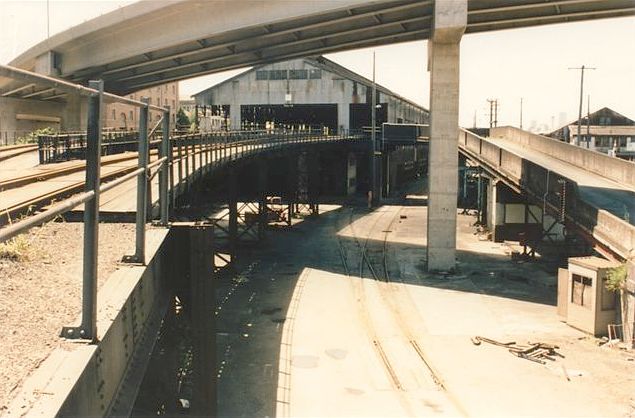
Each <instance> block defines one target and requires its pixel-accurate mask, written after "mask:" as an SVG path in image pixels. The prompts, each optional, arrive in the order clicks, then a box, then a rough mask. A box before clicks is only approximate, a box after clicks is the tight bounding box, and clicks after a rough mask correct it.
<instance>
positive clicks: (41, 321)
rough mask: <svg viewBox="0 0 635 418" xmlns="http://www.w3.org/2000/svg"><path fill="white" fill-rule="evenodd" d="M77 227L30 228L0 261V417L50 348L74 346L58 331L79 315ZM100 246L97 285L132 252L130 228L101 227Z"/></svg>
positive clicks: (79, 235)
mask: <svg viewBox="0 0 635 418" xmlns="http://www.w3.org/2000/svg"><path fill="white" fill-rule="evenodd" d="M82 227H83V225H82V224H81V223H63V222H52V223H49V224H47V225H45V226H43V227H41V228H34V229H32V230H31V231H29V233H28V234H24V235H21V236H19V237H18V238H17V239H18V242H19V244H17V245H18V246H19V247H20V248H12V249H11V250H10V251H7V254H6V255H5V257H4V258H0V335H2V343H0V415H2V411H3V409H5V408H6V407H7V405H8V403H9V401H10V399H11V394H12V393H15V392H14V389H16V388H17V387H19V386H20V384H21V383H22V382H23V381H24V380H25V379H26V378H27V377H28V376H29V375H30V374H31V373H32V372H33V371H34V370H35V369H36V368H37V367H38V365H39V364H40V363H42V361H44V360H45V359H46V357H47V356H48V355H49V354H50V353H51V352H52V351H53V349H54V348H56V347H59V348H62V349H64V348H69V347H72V346H73V344H76V343H73V342H67V341H65V340H63V339H61V338H59V333H60V331H61V330H62V326H65V325H73V324H74V323H75V322H76V321H77V319H78V318H79V315H80V313H81V292H82V243H83V241H82V235H83V234H82ZM99 243H100V247H99V248H100V250H99V251H100V252H99V278H98V279H99V280H98V284H99V285H100V286H101V285H102V284H103V283H104V282H105V280H106V279H107V278H108V276H109V275H110V274H111V273H112V272H113V271H114V270H116V268H117V263H118V262H119V260H121V258H122V256H123V255H124V254H126V253H128V252H131V251H132V250H133V249H134V225H126V224H102V225H101V226H100V237H99ZM10 245H16V244H10ZM16 250H20V251H21V252H22V253H21V254H19V256H18V254H16V253H15V251H16ZM16 256H17V257H16ZM16 258H17V259H16Z"/></svg>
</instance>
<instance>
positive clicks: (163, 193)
mask: <svg viewBox="0 0 635 418" xmlns="http://www.w3.org/2000/svg"><path fill="white" fill-rule="evenodd" d="M162 130H163V132H162V134H163V137H162V138H161V152H160V153H159V158H162V157H166V160H165V161H164V162H163V164H161V169H160V170H159V205H160V208H161V224H162V225H167V224H168V218H169V210H170V201H169V196H168V180H169V175H168V170H169V168H170V154H171V153H170V111H169V110H166V111H165V112H163V124H162Z"/></svg>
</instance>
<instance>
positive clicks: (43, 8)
mask: <svg viewBox="0 0 635 418" xmlns="http://www.w3.org/2000/svg"><path fill="white" fill-rule="evenodd" d="M208 1H213V0H208ZM237 1H238V0H237ZM297 1H306V0H297ZM606 1H611V0H606ZM130 3H132V2H131V1H118V0H110V1H108V0H83V1H69V0H50V1H49V7H48V10H49V12H48V16H49V19H48V24H49V28H50V34H51V35H54V34H56V33H58V32H61V31H63V30H65V29H68V28H70V27H72V26H75V25H77V24H79V23H82V22H84V21H86V20H89V19H91V18H93V17H96V16H98V15H100V14H103V13H107V12H109V11H112V10H115V9H117V8H118V7H123V6H125V5H127V4H130ZM0 22H3V24H2V25H0V63H2V64H7V63H9V62H10V61H11V60H12V59H13V58H15V57H16V56H18V55H19V54H20V53H22V52H24V51H25V50H27V49H28V48H29V47H31V46H33V45H35V44H37V43H39V42H41V41H43V40H45V39H46V37H47V2H46V1H41V0H40V1H35V0H31V1H29V0H22V1H13V0H0ZM373 51H375V52H376V56H377V63H376V74H377V75H376V80H377V82H378V83H379V84H382V85H384V86H385V87H387V88H389V89H391V90H392V91H394V92H396V93H398V94H399V95H401V96H404V97H406V98H408V99H410V100H412V101H414V102H417V103H419V104H421V105H423V106H425V107H428V104H429V100H428V96H429V86H430V83H429V73H428V71H427V43H426V42H424V41H421V42H409V43H403V44H397V45H390V46H384V47H377V48H367V49H361V50H355V51H348V52H340V53H336V54H328V55H326V56H327V58H329V59H332V60H334V61H336V62H337V63H339V64H341V65H344V66H346V67H348V68H349V69H351V70H353V71H355V72H357V73H359V74H361V75H363V76H366V77H368V78H371V77H372V54H373ZM582 65H585V66H586V67H595V68H596V70H592V71H591V70H590V71H586V72H585V84H584V112H583V113H586V109H587V95H590V102H591V106H590V107H591V112H593V111H595V110H598V109H600V108H602V107H605V106H606V107H610V108H612V109H613V110H615V111H617V112H619V113H622V114H623V115H625V116H627V117H630V118H631V119H635V17H628V18H617V19H605V20H596V21H589V22H579V23H569V24H557V25H547V26H540V27H535V28H525V29H514V30H505V31H498V32H489V33H484V34H474V35H466V36H464V38H463V40H462V43H461V93H460V123H461V125H463V126H467V127H471V126H473V125H474V120H476V125H478V126H488V125H489V104H488V103H487V99H498V103H499V110H498V121H499V125H515V126H518V125H519V124H520V113H521V112H520V102H521V99H522V101H523V112H522V113H523V128H525V129H530V130H533V131H542V132H544V131H548V130H552V129H556V128H558V127H560V126H562V125H563V124H564V123H568V122H571V121H573V120H577V113H578V106H579V100H580V71H579V70H569V68H573V67H580V66H582ZM239 72H241V70H237V71H231V72H226V73H219V74H213V75H209V76H204V77H198V78H195V79H190V80H186V81H183V82H181V83H180V95H181V98H189V96H191V95H192V94H194V93H196V92H198V91H201V90H204V89H206V88H208V87H210V86H212V85H214V84H216V83H218V82H220V81H222V80H225V79H227V78H229V77H231V76H233V75H234V74H236V73H239Z"/></svg>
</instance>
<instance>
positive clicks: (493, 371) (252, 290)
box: [217, 199, 635, 417]
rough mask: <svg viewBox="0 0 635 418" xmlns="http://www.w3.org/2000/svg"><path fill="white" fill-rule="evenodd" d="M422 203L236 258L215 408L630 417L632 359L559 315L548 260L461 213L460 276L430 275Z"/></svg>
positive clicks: (341, 218)
mask: <svg viewBox="0 0 635 418" xmlns="http://www.w3.org/2000/svg"><path fill="white" fill-rule="evenodd" d="M418 202H421V200H419V199H413V200H411V201H409V202H406V203H405V205H404V204H402V203H401V202H398V203H396V204H394V205H386V206H382V207H380V208H378V209H376V210H374V211H368V210H367V209H365V208H363V207H361V206H359V207H352V208H351V207H333V208H331V209H332V210H331V211H329V212H328V213H324V214H322V215H321V216H320V219H319V220H310V221H305V222H302V223H301V224H298V225H296V226H294V227H293V229H290V230H284V231H276V232H274V233H272V234H270V236H269V242H268V245H264V246H260V248H259V249H257V250H254V251H253V252H251V253H250V255H249V256H247V257H244V258H243V260H242V262H243V263H244V270H243V271H242V272H241V273H240V274H239V275H238V276H237V277H233V278H231V279H227V280H226V283H224V286H221V288H220V290H219V291H218V306H217V309H218V311H219V314H218V317H217V318H218V321H217V324H218V334H217V335H218V340H217V341H218V347H217V353H218V356H219V357H218V361H219V363H220V367H219V386H218V399H219V416H507V417H509V416H550V417H553V416H562V417H570V416H622V417H624V416H633V414H634V411H635V361H634V357H635V354H634V353H633V352H623V351H618V350H615V349H611V348H608V347H600V346H599V345H598V341H597V340H596V339H595V338H593V337H590V336H588V335H586V334H584V333H582V332H579V331H577V330H575V329H573V328H571V327H569V326H567V325H566V324H564V323H563V322H561V320H560V318H559V317H558V316H557V315H556V307H555V301H556V279H555V272H553V271H550V270H551V269H552V268H553V267H548V268H547V267H545V266H541V265H540V264H538V263H534V262H526V263H519V262H512V261H511V259H510V256H509V255H508V254H507V252H508V250H507V248H506V247H505V246H504V245H502V244H495V243H492V242H490V241H484V240H482V239H481V238H479V236H478V235H477V234H476V233H475V228H474V227H473V223H474V221H475V217H473V216H468V215H459V232H458V238H459V255H458V259H459V264H458V265H459V267H458V271H457V272H456V273H454V274H446V275H430V274H427V273H425V269H424V262H425V259H424V257H425V217H426V207H425V206H420V205H417V204H418ZM282 254H284V257H282V256H281V255H282ZM360 264H361V266H360ZM477 335H479V336H483V337H488V338H492V339H495V340H499V341H505V342H510V341H515V342H517V343H518V344H526V343H527V342H543V343H549V344H553V345H557V346H559V349H558V350H557V351H558V352H559V353H560V354H562V355H563V356H564V358H560V357H558V358H556V359H555V361H551V360H546V364H544V365H542V364H539V363H535V362H532V361H528V360H525V359H522V358H518V357H516V356H513V355H512V354H510V353H509V352H508V350H507V349H506V348H502V347H496V346H494V345H489V344H485V343H483V344H481V345H480V346H476V345H474V344H473V343H472V342H471V338H472V337H474V336H477Z"/></svg>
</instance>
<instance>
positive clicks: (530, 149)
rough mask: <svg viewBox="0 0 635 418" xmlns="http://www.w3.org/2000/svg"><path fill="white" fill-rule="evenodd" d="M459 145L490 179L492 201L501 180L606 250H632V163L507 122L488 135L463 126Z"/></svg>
mask: <svg viewBox="0 0 635 418" xmlns="http://www.w3.org/2000/svg"><path fill="white" fill-rule="evenodd" d="M459 150H460V152H461V153H462V154H464V155H466V156H467V157H468V158H469V159H471V160H472V161H474V162H476V163H478V164H479V165H481V166H482V167H483V168H484V169H485V170H486V171H487V172H488V173H489V175H490V176H491V177H492V178H493V179H494V181H493V182H492V184H491V185H490V188H491V189H492V190H491V192H490V196H489V198H491V199H493V201H494V202H495V203H497V193H496V191H495V190H494V189H495V188H496V183H497V182H499V181H501V182H503V183H505V184H507V185H508V186H509V187H511V188H512V189H513V190H515V191H517V192H518V193H520V194H522V195H524V196H527V197H528V198H529V199H530V200H533V201H534V203H535V202H538V203H539V205H541V206H543V207H545V208H546V212H551V214H552V215H553V216H554V217H556V218H557V217H562V218H564V219H563V221H564V222H563V223H564V224H566V225H567V227H568V228H572V229H577V230H578V231H579V232H582V233H583V234H584V235H586V237H587V238H590V239H591V240H592V241H593V243H592V244H593V245H594V246H595V248H596V249H597V250H599V251H600V252H603V253H604V254H606V255H607V256H609V257H612V258H617V259H620V260H632V259H633V257H634V256H635V216H634V215H635V164H633V163H631V162H629V161H624V160H620V159H616V158H613V157H609V156H607V155H604V154H601V153H598V152H594V151H590V150H587V149H584V148H580V147H577V146H574V145H570V144H567V143H563V142H560V141H557V140H554V139H551V138H547V137H543V136H540V135H535V134H532V133H529V132H525V131H522V130H520V129H517V128H512V127H503V128H494V129H492V130H491V131H490V137H489V138H482V137H479V136H478V135H475V134H473V133H471V132H469V131H466V130H463V131H461V133H460V134H459ZM563 184H566V185H567V186H566V190H567V193H568V194H567V195H566V198H565V199H566V201H564V200H563V198H562V195H563V194H564V193H563V192H562V190H563V186H562V185H563ZM491 216H493V217H496V215H495V214H491Z"/></svg>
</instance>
